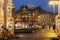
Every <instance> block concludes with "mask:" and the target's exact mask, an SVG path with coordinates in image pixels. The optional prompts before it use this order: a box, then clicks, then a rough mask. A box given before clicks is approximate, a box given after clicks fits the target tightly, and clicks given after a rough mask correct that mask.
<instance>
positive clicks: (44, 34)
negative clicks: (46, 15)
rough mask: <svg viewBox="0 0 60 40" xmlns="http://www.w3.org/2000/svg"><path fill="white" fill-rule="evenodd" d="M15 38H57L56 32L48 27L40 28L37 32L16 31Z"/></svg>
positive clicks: (49, 39) (26, 39)
mask: <svg viewBox="0 0 60 40" xmlns="http://www.w3.org/2000/svg"><path fill="white" fill-rule="evenodd" d="M15 36H16V37H18V38H15V39H13V40H51V38H56V37H57V35H56V33H55V32H54V31H53V30H52V28H51V29H50V30H48V29H39V30H37V31H36V33H15Z"/></svg>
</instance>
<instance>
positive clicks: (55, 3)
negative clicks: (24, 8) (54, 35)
mask: <svg viewBox="0 0 60 40" xmlns="http://www.w3.org/2000/svg"><path fill="white" fill-rule="evenodd" d="M57 4H58V2H57V1H49V5H52V6H53V13H55V5H57Z"/></svg>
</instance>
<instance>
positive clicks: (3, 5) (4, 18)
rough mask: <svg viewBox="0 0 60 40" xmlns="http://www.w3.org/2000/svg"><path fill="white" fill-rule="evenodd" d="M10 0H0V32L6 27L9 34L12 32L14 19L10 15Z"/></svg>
mask: <svg viewBox="0 0 60 40" xmlns="http://www.w3.org/2000/svg"><path fill="white" fill-rule="evenodd" d="M13 8H14V7H13V3H12V0H0V31H1V32H0V33H2V32H3V30H4V29H8V32H10V34H11V35H13V34H14V19H13V17H12V9H13Z"/></svg>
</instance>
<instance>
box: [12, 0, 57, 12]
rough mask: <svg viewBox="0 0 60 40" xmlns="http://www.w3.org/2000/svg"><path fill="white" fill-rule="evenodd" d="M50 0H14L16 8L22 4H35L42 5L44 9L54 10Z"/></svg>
mask: <svg viewBox="0 0 60 40" xmlns="http://www.w3.org/2000/svg"><path fill="white" fill-rule="evenodd" d="M49 1H50V0H13V3H14V4H15V7H16V8H15V10H19V9H20V7H21V6H22V5H28V4H33V5H34V6H35V7H37V6H39V5H40V6H41V8H42V9H43V10H45V11H49V12H52V11H53V7H52V5H49ZM55 7H56V6H55ZM56 11H57V7H56Z"/></svg>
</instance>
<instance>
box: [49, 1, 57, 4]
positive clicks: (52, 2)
mask: <svg viewBox="0 0 60 40" xmlns="http://www.w3.org/2000/svg"><path fill="white" fill-rule="evenodd" d="M57 4H58V1H50V2H49V5H57Z"/></svg>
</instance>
